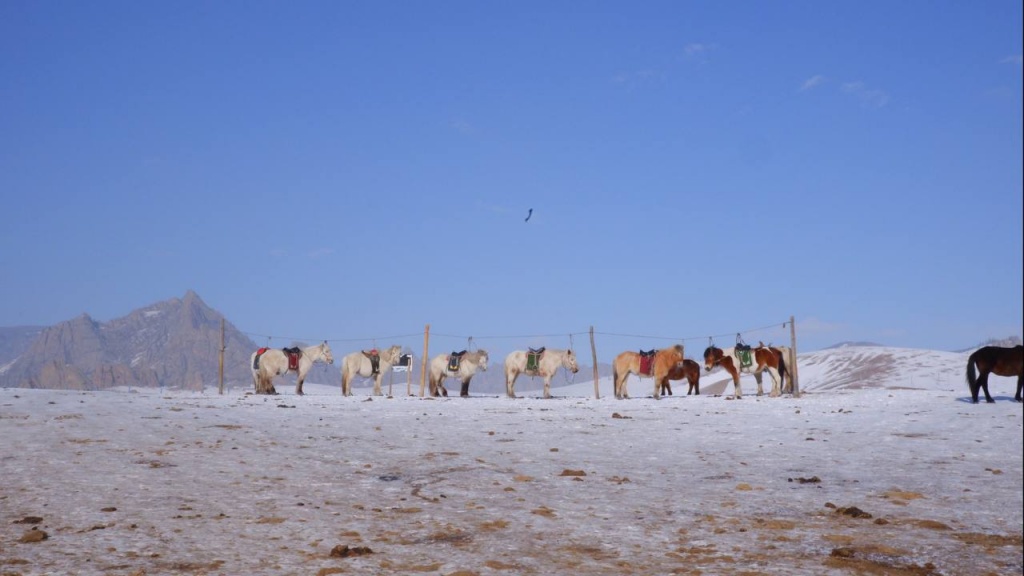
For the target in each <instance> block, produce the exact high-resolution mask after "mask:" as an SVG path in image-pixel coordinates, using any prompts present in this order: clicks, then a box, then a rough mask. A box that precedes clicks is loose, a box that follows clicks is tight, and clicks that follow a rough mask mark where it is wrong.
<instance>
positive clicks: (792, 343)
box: [789, 316, 800, 398]
mask: <svg viewBox="0 0 1024 576" xmlns="http://www.w3.org/2000/svg"><path fill="white" fill-rule="evenodd" d="M789 349H790V354H791V355H792V359H791V360H790V366H789V375H790V376H789V377H790V378H792V379H793V398H799V397H800V378H798V377H797V372H796V321H795V320H794V319H793V317H792V316H790V317H789Z"/></svg>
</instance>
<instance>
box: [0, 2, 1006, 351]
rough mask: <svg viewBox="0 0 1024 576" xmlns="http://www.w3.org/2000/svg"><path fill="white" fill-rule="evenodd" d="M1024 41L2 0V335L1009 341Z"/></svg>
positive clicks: (653, 22) (768, 9)
mask: <svg viewBox="0 0 1024 576" xmlns="http://www.w3.org/2000/svg"><path fill="white" fill-rule="evenodd" d="M1021 21H1022V7H1021V2H1019V0H1012V1H1005V0H993V1H986V2H955V1H950V2H924V1H906V2H889V1H884V2H874V1H869V2H862V1H856V2H847V1H835V2H819V1H807V2H789V1H784V2H732V1H730V2H712V1H707V2H704V1H697V2H681V1H675V0H672V1H668V2H583V3H581V2H559V1H550V0H545V1H543V2H526V1H524V2H502V3H496V2H447V1H443V2H412V1H405V2H388V1H373V2H357V1H344V2H333V1H330V2H289V3H286V2H254V1H245V2H229V1H225V2H190V1H185V2H134V1H127V2H113V1H100V2H63V1H46V2H37V1H22V0H8V1H5V2H2V3H0V197H2V198H0V199H2V208H0V217H2V225H0V270H2V271H3V272H2V274H0V326H19V325H50V324H54V323H57V322H61V321H64V320H68V319H70V318H73V317H75V316H77V315H79V314H82V313H88V314H89V315H91V316H92V317H94V318H96V319H97V320H101V321H106V320H110V319H113V318H117V317H120V316H122V315H124V314H127V313H128V312H130V311H131V310H134V309H136V308H139V307H142V306H146V305H148V304H151V303H154V302H158V301H162V300H166V299H169V298H175V297H181V296H183V295H184V294H185V292H186V291H187V290H190V289H191V290H194V291H196V293H198V294H199V295H200V296H201V297H202V298H203V300H204V301H205V302H206V303H207V304H209V305H210V306H212V307H214V308H216V309H217V310H219V311H220V312H222V313H224V314H225V316H226V317H227V318H228V320H229V321H231V322H232V323H233V324H234V325H236V326H237V327H238V328H239V329H241V330H242V331H244V332H246V333H249V334H250V335H252V336H253V338H254V340H257V341H265V340H261V338H262V337H263V336H264V335H265V336H274V337H275V338H276V337H280V338H282V339H286V338H295V339H304V340H316V339H329V340H340V341H351V342H352V343H353V344H352V346H353V347H355V346H356V344H355V342H356V341H366V340H373V339H378V338H381V339H383V338H386V337H389V336H392V335H408V334H420V336H419V341H420V342H422V332H423V329H424V326H425V325H426V324H430V325H431V330H432V333H434V334H435V335H436V337H437V338H439V339H441V340H439V341H438V343H437V344H436V346H437V348H435V349H444V348H450V349H459V348H460V347H466V342H467V340H466V337H467V336H475V337H477V338H480V340H477V341H475V343H476V344H477V345H480V346H486V344H485V342H486V340H484V338H487V337H493V338H496V339H499V340H500V339H502V338H504V340H502V341H500V342H499V341H496V342H495V344H494V347H495V348H498V349H503V348H508V349H511V348H523V347H525V345H526V344H527V343H529V344H531V345H533V344H542V343H543V344H547V345H549V346H556V347H565V346H566V345H567V344H568V343H569V338H568V336H567V335H568V334H575V336H574V337H573V338H574V342H573V344H574V345H575V347H577V348H579V347H581V345H582V342H581V341H583V340H585V336H581V335H580V334H581V333H584V332H586V331H587V330H588V328H589V327H590V326H593V327H594V329H595V331H597V332H598V333H606V334H627V335H636V336H641V338H637V339H632V340H630V339H628V338H627V339H623V340H622V341H621V342H619V341H615V342H612V341H611V339H610V338H606V339H605V340H603V341H602V342H599V343H607V344H603V349H604V350H605V351H608V352H611V351H614V349H615V348H617V347H619V346H621V347H622V348H630V349H636V348H640V347H643V348H648V347H653V346H661V345H664V344H668V343H669V339H683V340H684V341H686V344H687V347H688V352H691V353H692V352H693V351H694V350H695V349H697V348H700V349H702V348H703V346H704V345H705V344H706V343H707V341H708V340H707V337H708V336H721V335H732V334H735V333H736V332H745V331H747V330H750V329H754V328H760V327H764V326H769V325H771V326H776V325H777V326H778V328H776V329H775V330H774V331H773V332H772V333H770V334H762V333H754V332H750V333H747V334H749V336H747V337H746V339H747V340H753V341H756V340H758V339H759V338H761V337H762V336H764V339H766V340H768V339H770V340H773V341H775V342H778V343H781V342H783V338H782V336H783V335H785V337H786V338H788V330H782V327H781V323H782V322H784V321H786V320H788V319H789V317H790V316H794V317H795V318H796V324H797V329H798V341H799V343H800V347H801V349H804V350H810V349H817V348H821V347H825V346H829V345H831V344H834V343H836V342H840V341H846V340H869V341H875V342H880V343H884V344H887V345H893V346H904V347H918V348H933V349H944V350H952V349H960V348H965V347H968V346H971V345H973V344H975V343H977V342H979V341H981V340H984V339H986V338H989V337H1005V336H1009V335H1014V334H1015V335H1020V334H1021V326H1022V316H1024V313H1022V305H1021V300H1022V293H1024V288H1022V264H1021V262H1022V260H1024V255H1022V244H1024V240H1022V238H1024V230H1022V196H1024V183H1022V172H1024V167H1022V156H1024V151H1022V107H1024V106H1022V64H1021V54H1022V32H1021ZM530 208H532V209H533V215H532V217H531V218H530V220H529V222H524V218H525V217H526V215H527V211H528V210H529V209H530ZM745 333H746V332H745ZM445 335H449V336H451V337H452V338H451V340H452V343H451V344H449V343H447V342H445V341H443V338H444V337H445ZM548 335H554V336H551V337H549V336H548ZM506 337H508V338H506ZM655 337H656V338H655ZM720 340H721V342H719V343H720V344H729V343H731V341H732V336H726V337H723V338H720ZM410 342H411V343H415V342H416V338H411V340H410ZM275 343H276V340H275ZM379 343H380V344H381V345H384V344H387V342H384V341H380V342H379ZM460 343H461V344H460ZM339 347H341V348H344V345H341V346H336V347H335V348H336V349H337V348H339Z"/></svg>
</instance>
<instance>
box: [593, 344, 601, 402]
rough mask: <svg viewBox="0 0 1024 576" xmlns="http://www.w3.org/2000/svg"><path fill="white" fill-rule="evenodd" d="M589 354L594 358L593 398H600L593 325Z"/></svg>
mask: <svg viewBox="0 0 1024 576" xmlns="http://www.w3.org/2000/svg"><path fill="white" fill-rule="evenodd" d="M590 355H591V357H592V358H593V359H594V398H596V399H598V400H600V399H601V387H600V385H599V382H598V379H597V347H596V346H594V327H593V326H591V327H590Z"/></svg>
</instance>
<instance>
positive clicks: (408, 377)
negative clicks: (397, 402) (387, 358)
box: [405, 354, 413, 396]
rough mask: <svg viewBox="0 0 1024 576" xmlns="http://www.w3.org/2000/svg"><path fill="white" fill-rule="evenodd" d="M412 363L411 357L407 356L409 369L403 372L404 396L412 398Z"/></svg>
mask: <svg viewBox="0 0 1024 576" xmlns="http://www.w3.org/2000/svg"><path fill="white" fill-rule="evenodd" d="M412 362H413V356H412V354H409V368H408V370H406V371H405V395H406V396H412Z"/></svg>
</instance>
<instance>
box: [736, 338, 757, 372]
mask: <svg viewBox="0 0 1024 576" xmlns="http://www.w3.org/2000/svg"><path fill="white" fill-rule="evenodd" d="M753 356H754V355H753V354H752V353H751V352H750V345H749V344H737V345H736V357H737V358H739V360H740V367H741V368H747V367H749V366H751V365H752V364H753V363H754V358H753Z"/></svg>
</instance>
